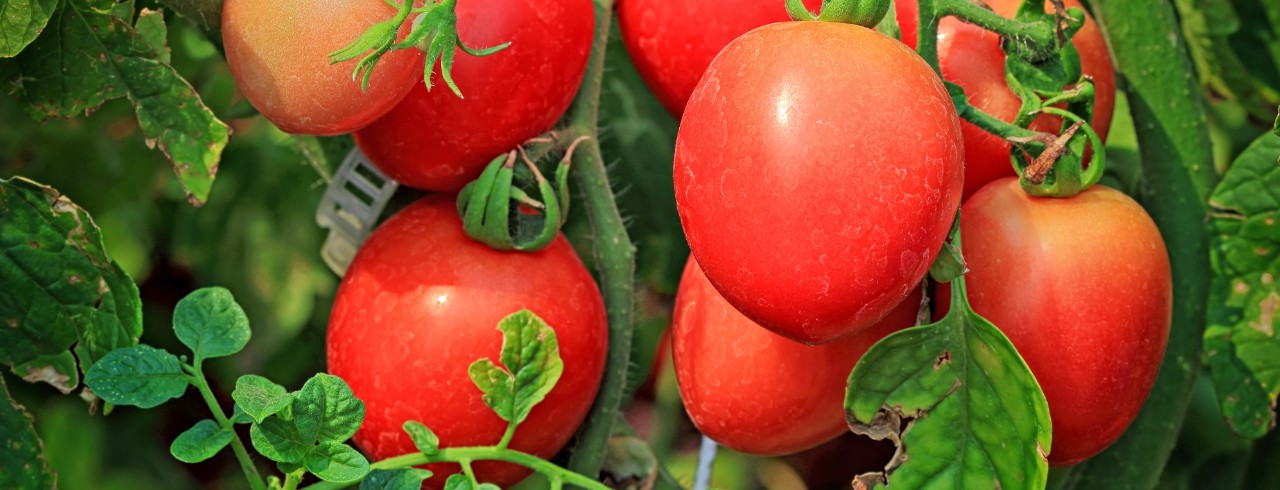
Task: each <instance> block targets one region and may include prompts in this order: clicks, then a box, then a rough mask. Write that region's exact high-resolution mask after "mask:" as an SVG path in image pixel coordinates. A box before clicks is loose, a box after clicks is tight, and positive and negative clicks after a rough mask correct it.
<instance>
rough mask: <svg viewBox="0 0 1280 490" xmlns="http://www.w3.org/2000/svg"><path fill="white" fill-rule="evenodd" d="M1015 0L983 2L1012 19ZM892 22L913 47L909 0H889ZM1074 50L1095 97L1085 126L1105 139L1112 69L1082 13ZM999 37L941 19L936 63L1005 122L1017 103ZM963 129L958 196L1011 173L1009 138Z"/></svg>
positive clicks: (1051, 126)
mask: <svg viewBox="0 0 1280 490" xmlns="http://www.w3.org/2000/svg"><path fill="white" fill-rule="evenodd" d="M1021 3H1022V2H1021V1H1020V0H992V1H988V2H986V4H987V5H988V6H990V7H991V9H993V10H995V11H996V12H997V13H999V14H1000V15H1003V16H1005V17H1013V15H1014V13H1015V12H1016V11H1017V9H1018V6H1019V5H1020V4H1021ZM1063 4H1064V5H1066V6H1068V7H1079V6H1080V2H1078V1H1076V0H1068V1H1065V2H1063ZM894 8H895V9H896V11H897V14H898V23H899V24H901V26H902V41H903V42H905V43H906V44H907V45H908V46H912V47H914V46H915V45H916V30H917V29H916V25H917V23H918V22H919V14H918V12H917V8H918V7H917V5H916V4H915V3H914V2H894ZM1071 43H1072V44H1073V45H1075V47H1076V50H1077V51H1078V52H1079V53H1080V65H1081V71H1083V72H1084V74H1085V75H1087V76H1089V77H1090V78H1092V79H1093V83H1094V86H1095V90H1096V92H1095V94H1096V97H1095V99H1094V103H1093V118H1092V119H1090V121H1089V122H1090V124H1092V125H1093V128H1094V129H1095V130H1096V131H1097V132H1098V134H1099V135H1101V137H1102V138H1103V139H1104V140H1105V138H1106V136H1107V132H1108V130H1109V129H1110V128H1111V117H1112V112H1114V110H1115V98H1116V73H1115V68H1113V67H1112V63H1111V54H1110V53H1108V52H1107V43H1106V41H1105V40H1104V39H1103V38H1102V31H1101V30H1100V29H1098V25H1097V23H1095V22H1094V21H1093V18H1092V17H1090V16H1089V14H1088V13H1087V12H1086V13H1085V17H1084V26H1083V27H1081V28H1080V31H1079V32H1077V33H1076V34H1075V36H1073V37H1072V38H1071ZM1000 44H1001V39H1000V36H999V35H998V34H996V33H994V32H991V31H988V30H985V29H982V28H981V27H978V26H975V25H972V24H966V23H964V22H962V21H960V20H959V19H956V18H954V17H951V18H946V19H943V20H942V22H941V23H940V24H939V25H938V61H939V63H940V65H941V68H942V77H943V78H945V79H947V80H948V81H951V82H953V83H956V84H957V85H960V86H961V87H962V88H964V90H965V94H966V95H968V96H969V103H971V104H973V105H974V107H977V108H978V109H981V110H982V111H984V112H987V113H989V114H991V115H992V116H995V117H997V118H1000V119H1002V120H1004V121H1008V122H1011V121H1013V119H1014V117H1015V116H1016V115H1017V114H1018V108H1019V106H1021V105H1022V101H1021V100H1019V99H1018V96H1017V95H1015V94H1014V93H1013V91H1011V90H1010V89H1009V86H1008V83H1007V82H1006V81H1005V54H1004V50H1003V49H1001V47H1000ZM1061 124H1062V119H1061V118H1059V117H1054V116H1049V115H1042V116H1040V117H1038V118H1036V120H1035V122H1034V123H1032V125H1031V128H1032V129H1035V130H1037V131H1045V132H1049V133H1057V132H1058V127H1059V126H1060V125H1061ZM962 131H963V132H964V163H965V173H964V196H965V198H966V199H967V198H968V197H969V196H971V195H973V193H974V192H977V191H978V189H981V188H982V186H984V185H986V184H987V183H988V182H991V181H993V180H996V179H998V178H1000V177H1005V176H1012V175H1014V170H1013V166H1012V165H1011V164H1010V163H1009V146H1010V145H1009V142H1008V141H1006V140H1004V139H1003V138H1000V137H999V136H996V135H993V134H990V133H988V132H986V131H985V130H983V129H982V128H979V127H977V126H975V125H973V124H971V123H967V122H966V123H964V124H963V125H962Z"/></svg>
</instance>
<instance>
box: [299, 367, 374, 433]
mask: <svg viewBox="0 0 1280 490" xmlns="http://www.w3.org/2000/svg"><path fill="white" fill-rule="evenodd" d="M293 419H294V420H293V422H294V424H296V425H297V428H298V433H299V434H301V435H302V437H303V438H305V439H306V440H307V441H309V442H310V441H319V442H321V443H326V442H335V443H340V442H342V441H345V440H347V439H350V438H351V436H353V435H355V433H356V430H358V429H359V428H360V424H361V423H363V422H364V402H363V401H360V399H359V398H356V395H355V394H354V393H352V392H351V387H350V386H347V382H346V381H343V380H342V378H339V377H337V376H333V375H329V374H324V373H320V374H317V375H315V376H312V377H311V379H309V380H307V383H306V384H304V385H303V386H302V390H301V391H299V392H298V395H297V397H295V398H294V400H293Z"/></svg>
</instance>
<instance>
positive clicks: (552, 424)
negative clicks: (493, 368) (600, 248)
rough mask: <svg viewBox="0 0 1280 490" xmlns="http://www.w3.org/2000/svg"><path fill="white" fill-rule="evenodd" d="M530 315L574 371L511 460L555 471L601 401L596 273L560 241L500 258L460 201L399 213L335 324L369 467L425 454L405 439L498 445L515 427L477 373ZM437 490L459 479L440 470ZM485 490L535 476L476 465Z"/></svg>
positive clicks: (374, 246) (345, 285)
mask: <svg viewBox="0 0 1280 490" xmlns="http://www.w3.org/2000/svg"><path fill="white" fill-rule="evenodd" d="M525 308H527V309H529V310H531V311H533V313H534V314H536V315H538V316H539V317H541V318H542V319H543V320H545V321H546V322H547V324H548V325H550V326H551V327H552V328H553V329H555V331H556V337H557V339H558V341H559V344H560V357H561V358H562V359H563V361H564V372H563V374H562V375H561V378H560V381H559V382H558V383H557V384H556V386H555V388H554V389H552V390H551V392H550V393H549V394H548V395H547V398H546V399H545V400H544V401H543V402H542V403H540V404H538V405H537V406H536V407H534V408H533V411H532V412H531V413H530V414H529V417H528V418H527V419H525V421H524V423H522V424H520V427H519V429H517V430H516V433H515V438H514V439H512V441H511V445H510V447H511V448H512V449H516V450H520V451H524V452H528V453H532V454H534V455H537V456H539V457H543V458H549V457H551V456H553V455H555V453H556V452H557V451H559V450H560V448H561V447H562V446H564V444H565V443H566V442H567V441H568V440H569V438H570V437H571V436H572V435H573V432H574V430H576V429H577V427H578V425H580V424H581V423H582V420H583V418H584V417H585V416H586V414H587V411H588V410H589V409H590V408H591V403H592V402H593V401H594V400H595V394H596V391H597V390H598V389H599V386H600V377H601V375H602V374H603V371H604V359H605V352H606V348H607V336H608V325H607V320H606V318H605V309H604V302H603V301H602V300H601V297H600V292H599V289H597V287H596V284H595V282H594V281H593V280H592V279H591V274H590V273H589V272H587V269H586V267H584V266H583V265H582V262H581V261H580V260H578V256H577V255H575V254H574V252H573V248H572V247H571V246H570V245H569V242H568V241H566V240H565V239H564V237H563V236H561V237H558V238H556V240H555V241H554V242H552V244H551V245H550V246H548V247H547V248H546V249H543V250H541V251H539V252H535V253H524V252H499V251H496V250H493V249H491V248H489V247H487V246H485V245H484V244H481V243H480V242H477V241H474V240H472V239H470V238H468V237H467V236H466V235H464V234H463V232H462V222H461V220H460V219H459V218H458V210H457V207H456V205H455V204H454V198H453V197H452V196H447V195H433V196H430V197H427V198H424V199H422V200H420V201H418V202H417V203H414V204H412V205H410V206H409V207H408V208H405V209H404V210H402V211H400V212H399V213H396V215H395V216H392V217H391V218H390V219H388V220H387V221H386V222H385V223H383V224H382V225H381V226H379V227H378V229H377V230H375V231H374V232H373V234H372V235H371V236H370V237H369V239H368V240H367V241H365V243H364V245H363V246H362V247H361V248H360V251H359V253H358V254H357V255H356V258H355V260H354V261H353V262H352V263H351V267H350V269H348V270H347V273H346V275H345V276H344V277H343V279H342V285H341V287H340V288H339V289H338V295H337V298H336V299H335V300H334V304H333V312H332V314H331V316H330V319H329V333H328V339H327V340H328V344H327V345H328V361H329V372H330V373H332V374H334V375H337V376H341V377H342V378H343V379H345V380H346V381H347V383H348V384H350V385H351V390H352V391H354V392H355V395H356V396H357V397H359V398H360V399H361V400H364V403H365V407H366V415H365V419H364V424H363V425H361V426H360V431H359V432H357V433H356V435H355V442H356V444H357V445H358V446H359V447H360V449H362V450H364V452H365V453H366V454H368V455H369V456H370V457H371V458H372V459H374V460H378V459H384V458H389V457H392V456H397V455H400V454H406V453H411V452H414V451H416V449H415V448H414V445H413V442H412V441H411V440H410V439H409V436H408V435H406V434H405V433H404V431H403V430H402V429H401V426H402V425H403V424H404V422H405V421H407V420H417V421H419V422H422V423H424V424H426V426H427V427H429V428H430V429H431V430H432V431H434V432H435V433H436V435H437V436H439V437H440V445H441V446H442V447H453V446H475V445H490V444H496V443H497V442H498V440H499V439H501V438H502V434H503V432H504V431H505V430H506V427H507V423H506V422H504V421H503V420H502V419H500V418H498V416H497V415H495V414H494V413H493V412H492V411H491V410H489V408H488V407H487V406H485V404H484V402H483V400H482V399H481V393H480V389H479V388H477V387H476V386H475V385H474V384H473V383H472V381H471V378H470V377H469V376H468V374H467V368H468V367H469V366H470V365H471V363H473V362H475V361H477V360H479V359H484V358H488V359H492V360H494V361H495V362H496V361H497V360H498V355H499V354H500V353H501V349H502V332H500V331H498V329H497V328H496V327H497V325H498V321H499V320H501V319H502V318H504V317H506V316H507V315H509V314H511V313H514V312H516V311H519V310H521V309H525ZM427 468H428V469H430V470H431V471H433V472H434V473H435V476H433V477H432V478H431V479H430V480H428V482H427V485H426V488H432V489H439V488H441V487H442V486H443V485H444V481H445V478H446V477H448V476H449V475H450V474H452V473H456V472H458V471H459V468H458V466H457V465H454V464H433V465H428V466H427ZM474 468H475V472H476V475H477V477H478V478H479V479H480V481H481V482H491V483H494V484H497V485H498V486H500V487H503V488H506V487H509V486H511V485H513V484H515V483H516V482H518V481H520V479H522V478H524V477H525V476H527V475H528V474H529V470H527V469H525V468H523V467H520V466H516V465H513V464H509V463H499V462H492V461H486V462H478V463H475V464H474Z"/></svg>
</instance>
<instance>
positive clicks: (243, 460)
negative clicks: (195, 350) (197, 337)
mask: <svg viewBox="0 0 1280 490" xmlns="http://www.w3.org/2000/svg"><path fill="white" fill-rule="evenodd" d="M200 364H201V363H200V361H198V360H197V361H196V364H195V365H194V366H191V365H183V367H184V368H186V369H187V370H188V371H187V372H188V374H190V375H191V384H192V385H195V387H196V391H199V392H200V396H201V397H203V398H204V402H205V403H206V404H208V405H209V411H210V412H212V413H213V419H214V420H215V421H216V422H218V427H221V428H222V429H223V430H227V431H231V451H232V452H234V453H235V455H236V460H237V461H239V462H240V469H241V470H244V477H245V478H246V479H247V480H249V487H250V488H252V489H253V490H266V488H267V485H266V484H265V483H263V482H262V475H259V474H258V468H257V467H256V466H254V465H253V460H252V459H250V458H249V451H248V450H246V449H245V447H244V443H243V442H241V441H240V436H238V435H236V433H235V424H233V423H231V420H230V419H228V418H227V415H226V414H225V413H223V412H222V407H220V406H218V399H217V398H214V397H213V391H212V390H210V389H209V382H208V380H206V379H205V377H204V373H203V372H202V371H201V370H200Z"/></svg>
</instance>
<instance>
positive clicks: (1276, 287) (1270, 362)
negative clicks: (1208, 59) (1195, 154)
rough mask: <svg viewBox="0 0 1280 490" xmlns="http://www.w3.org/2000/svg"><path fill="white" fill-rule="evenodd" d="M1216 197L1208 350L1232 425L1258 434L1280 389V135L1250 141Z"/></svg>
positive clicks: (1268, 422)
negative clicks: (1279, 335)
mask: <svg viewBox="0 0 1280 490" xmlns="http://www.w3.org/2000/svg"><path fill="white" fill-rule="evenodd" d="M1209 204H1210V205H1211V206H1213V207H1214V208H1215V209H1214V210H1213V212H1212V213H1211V214H1210V219H1209V225H1208V231H1209V235H1210V243H1211V247H1210V261H1211V264H1212V267H1213V272H1214V274H1213V278H1212V281H1211V284H1210V290H1209V302H1208V312H1207V314H1208V319H1209V322H1208V323H1209V326H1208V328H1207V329H1206V330H1205V333H1204V340H1205V343H1204V352H1205V357H1206V360H1207V362H1208V368H1209V369H1208V371H1209V376H1210V378H1212V379H1213V384H1214V388H1215V391H1216V392H1217V394H1218V401H1219V404H1220V405H1221V406H1222V412H1223V414H1224V415H1225V416H1226V418H1227V422H1228V423H1229V424H1230V425H1231V428H1232V430H1235V431H1236V433H1238V434H1240V435H1241V436H1245V437H1250V438H1258V437H1262V436H1263V435H1264V434H1266V433H1267V431H1269V430H1270V429H1271V428H1272V427H1274V426H1275V423H1276V414H1275V406H1276V399H1277V395H1280V337H1278V336H1277V335H1276V331H1277V330H1278V329H1280V284H1277V283H1276V279H1277V277H1280V223H1278V222H1280V136H1276V135H1273V134H1270V133H1268V134H1264V135H1262V136H1260V137H1259V138H1258V139H1257V140H1255V141H1254V142H1253V144H1251V145H1249V147H1248V148H1246V149H1245V150H1244V152H1242V153H1241V154H1240V155H1239V156H1238V157H1237V158H1236V160H1235V162H1233V163H1232V164H1231V167H1230V168H1229V169H1228V170H1227V173H1226V174H1225V175H1223V177H1222V181H1221V182H1220V183H1219V184H1218V187H1217V188H1216V189H1214V191H1213V195H1212V196H1211V197H1210V200H1209Z"/></svg>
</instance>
